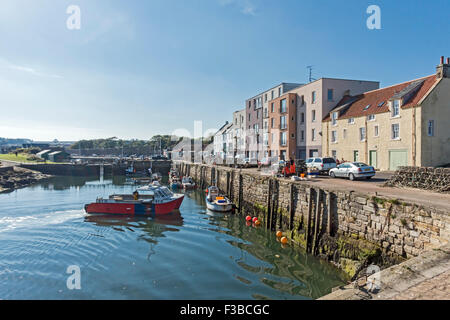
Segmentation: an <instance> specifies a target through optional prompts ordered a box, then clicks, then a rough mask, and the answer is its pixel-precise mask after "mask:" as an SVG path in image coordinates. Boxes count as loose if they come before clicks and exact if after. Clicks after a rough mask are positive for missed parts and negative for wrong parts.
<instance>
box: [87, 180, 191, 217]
mask: <svg viewBox="0 0 450 320" xmlns="http://www.w3.org/2000/svg"><path fill="white" fill-rule="evenodd" d="M183 199H184V195H182V194H174V193H172V192H171V191H170V190H169V189H168V188H167V187H163V186H161V185H160V184H159V183H157V184H152V185H149V186H146V187H142V188H139V189H137V190H136V191H135V192H134V193H133V194H113V195H111V196H109V198H108V199H103V198H98V199H97V200H96V202H93V203H90V204H87V205H85V207H84V209H85V210H86V212H87V213H90V214H91V213H99V214H126V215H143V216H159V215H165V214H169V213H171V212H172V211H174V210H176V209H179V208H180V206H181V203H182V202H183Z"/></svg>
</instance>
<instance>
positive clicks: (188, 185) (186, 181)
mask: <svg viewBox="0 0 450 320" xmlns="http://www.w3.org/2000/svg"><path fill="white" fill-rule="evenodd" d="M181 184H182V185H183V188H184V189H186V190H187V189H194V188H195V182H194V180H193V179H192V178H191V177H183V179H182V180H181Z"/></svg>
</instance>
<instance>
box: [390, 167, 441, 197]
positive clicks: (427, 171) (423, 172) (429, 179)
mask: <svg viewBox="0 0 450 320" xmlns="http://www.w3.org/2000/svg"><path fill="white" fill-rule="evenodd" d="M386 185H388V186H392V187H410V188H417V189H425V190H434V191H437V192H450V168H423V167H400V168H399V170H397V172H396V173H395V174H394V175H393V176H392V177H391V179H389V181H387V182H386Z"/></svg>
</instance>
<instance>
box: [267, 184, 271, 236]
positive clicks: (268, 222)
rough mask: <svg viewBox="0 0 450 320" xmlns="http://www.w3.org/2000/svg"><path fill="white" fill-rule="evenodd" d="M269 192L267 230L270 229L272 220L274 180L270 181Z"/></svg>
mask: <svg viewBox="0 0 450 320" xmlns="http://www.w3.org/2000/svg"><path fill="white" fill-rule="evenodd" d="M268 187H269V192H268V193H267V218H266V229H270V226H271V223H272V222H271V220H272V212H271V210H272V205H271V201H272V179H269V186H268Z"/></svg>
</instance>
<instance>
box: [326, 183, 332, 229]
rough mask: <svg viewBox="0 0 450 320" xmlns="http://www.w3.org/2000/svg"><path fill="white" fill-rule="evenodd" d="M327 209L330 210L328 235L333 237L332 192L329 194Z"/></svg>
mask: <svg viewBox="0 0 450 320" xmlns="http://www.w3.org/2000/svg"><path fill="white" fill-rule="evenodd" d="M327 208H328V216H327V218H328V221H327V233H328V235H330V236H331V232H332V230H333V226H332V223H333V207H332V203H331V192H328V194H327Z"/></svg>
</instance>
